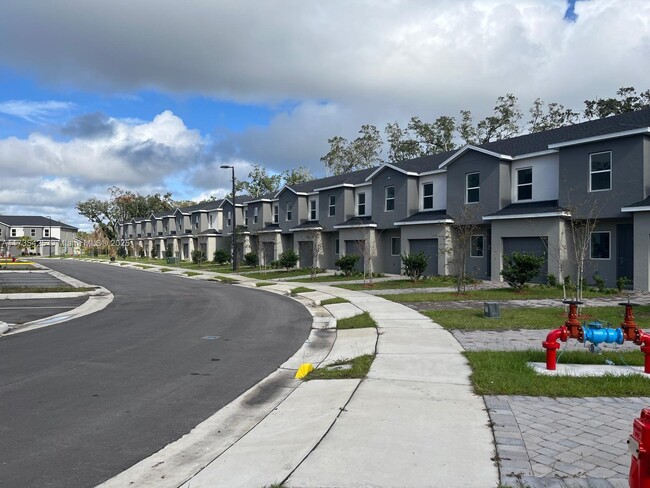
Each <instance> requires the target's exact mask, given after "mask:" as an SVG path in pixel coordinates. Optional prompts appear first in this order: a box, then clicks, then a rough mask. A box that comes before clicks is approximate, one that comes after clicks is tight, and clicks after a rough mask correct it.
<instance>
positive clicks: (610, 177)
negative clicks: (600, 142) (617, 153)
mask: <svg viewBox="0 0 650 488" xmlns="http://www.w3.org/2000/svg"><path fill="white" fill-rule="evenodd" d="M606 153H609V169H607V170H600V171H592V170H591V157H592V156H596V155H598V154H606ZM612 161H613V158H612V151H600V152H595V153H590V154H589V193H592V192H593V193H595V192H599V191H611V189H612V180H613V178H612V175H613V173H612V171H613V168H612V166H614V165H613V164H612ZM598 173H609V188H603V189H601V190H592V189H591V176H592V175H594V174H598Z"/></svg>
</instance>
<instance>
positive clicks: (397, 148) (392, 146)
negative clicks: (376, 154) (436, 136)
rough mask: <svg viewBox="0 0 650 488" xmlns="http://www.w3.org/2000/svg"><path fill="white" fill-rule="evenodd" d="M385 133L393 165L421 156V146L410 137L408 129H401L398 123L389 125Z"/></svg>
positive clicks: (389, 157) (389, 156)
mask: <svg viewBox="0 0 650 488" xmlns="http://www.w3.org/2000/svg"><path fill="white" fill-rule="evenodd" d="M384 133H385V134H386V140H387V142H388V160H389V161H390V162H391V163H398V162H399V161H404V160H406V159H413V158H417V157H418V156H420V144H419V143H418V141H416V140H415V139H412V138H411V137H410V133H409V131H408V129H402V128H400V126H399V124H398V123H397V122H395V123H393V124H390V123H388V124H386V128H385V129H384Z"/></svg>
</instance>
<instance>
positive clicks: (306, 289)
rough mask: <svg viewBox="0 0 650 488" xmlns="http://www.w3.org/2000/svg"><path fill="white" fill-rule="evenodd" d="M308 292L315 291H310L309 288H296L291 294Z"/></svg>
mask: <svg viewBox="0 0 650 488" xmlns="http://www.w3.org/2000/svg"><path fill="white" fill-rule="evenodd" d="M310 291H316V290H312V289H311V288H306V287H304V286H298V287H296V288H292V289H291V294H292V295H297V294H298V293H309V292H310Z"/></svg>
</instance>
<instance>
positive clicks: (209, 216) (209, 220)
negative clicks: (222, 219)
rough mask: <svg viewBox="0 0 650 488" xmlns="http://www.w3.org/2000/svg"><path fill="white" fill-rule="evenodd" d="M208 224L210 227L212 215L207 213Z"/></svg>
mask: <svg viewBox="0 0 650 488" xmlns="http://www.w3.org/2000/svg"><path fill="white" fill-rule="evenodd" d="M208 224H209V225H210V227H212V215H208Z"/></svg>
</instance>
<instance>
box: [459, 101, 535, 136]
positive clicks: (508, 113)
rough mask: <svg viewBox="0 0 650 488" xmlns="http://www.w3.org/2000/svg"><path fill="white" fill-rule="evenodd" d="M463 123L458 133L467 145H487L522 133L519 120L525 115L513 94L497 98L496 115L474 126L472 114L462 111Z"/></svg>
mask: <svg viewBox="0 0 650 488" xmlns="http://www.w3.org/2000/svg"><path fill="white" fill-rule="evenodd" d="M460 114H461V123H460V125H459V126H458V132H459V134H460V136H461V138H462V139H463V140H464V141H465V143H466V144H474V145H480V144H487V143H488V142H493V141H499V140H501V139H507V138H510V137H514V136H516V135H518V134H519V133H520V132H521V128H520V127H519V120H521V118H522V116H523V114H522V113H521V110H520V109H519V100H518V98H517V97H516V96H514V95H513V94H512V93H506V95H504V96H501V97H499V98H497V102H496V106H495V107H494V115H491V116H488V117H486V118H485V119H483V120H481V121H479V122H478V123H477V124H476V125H474V124H473V119H472V113H471V112H470V111H469V110H461V112H460Z"/></svg>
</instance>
